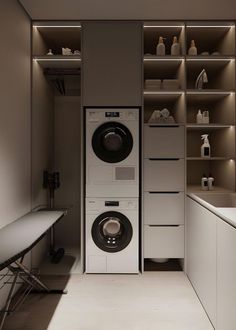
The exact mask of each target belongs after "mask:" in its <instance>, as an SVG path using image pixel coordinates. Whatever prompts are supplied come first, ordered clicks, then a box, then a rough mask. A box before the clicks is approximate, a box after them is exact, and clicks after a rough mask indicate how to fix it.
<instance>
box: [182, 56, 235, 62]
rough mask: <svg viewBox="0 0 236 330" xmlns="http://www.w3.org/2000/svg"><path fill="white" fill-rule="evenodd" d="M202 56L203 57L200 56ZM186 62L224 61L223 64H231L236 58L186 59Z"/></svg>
mask: <svg viewBox="0 0 236 330" xmlns="http://www.w3.org/2000/svg"><path fill="white" fill-rule="evenodd" d="M200 56H201V55H200ZM186 61H222V62H226V61H227V62H231V61H234V58H206V57H203V58H186Z"/></svg>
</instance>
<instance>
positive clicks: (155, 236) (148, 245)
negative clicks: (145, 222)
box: [144, 226, 184, 258]
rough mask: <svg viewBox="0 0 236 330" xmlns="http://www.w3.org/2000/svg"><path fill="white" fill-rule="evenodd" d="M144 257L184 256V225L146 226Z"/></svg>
mask: <svg viewBox="0 0 236 330" xmlns="http://www.w3.org/2000/svg"><path fill="white" fill-rule="evenodd" d="M144 258H184V226H173V227H172V226H169V227H168V226H167V227H166V226H144Z"/></svg>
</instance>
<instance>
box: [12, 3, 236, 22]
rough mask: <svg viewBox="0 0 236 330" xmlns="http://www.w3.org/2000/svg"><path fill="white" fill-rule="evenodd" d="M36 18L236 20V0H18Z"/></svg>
mask: <svg viewBox="0 0 236 330" xmlns="http://www.w3.org/2000/svg"><path fill="white" fill-rule="evenodd" d="M18 1H19V2H20V3H21V4H22V5H23V7H24V8H25V10H26V11H27V13H28V14H29V16H30V17H31V18H32V19H33V20H41V19H42V20H106V19H109V20H113V19H121V20H126V19H127V20H151V19H153V20H169V19H170V20H173V19H176V20H180V19H182V20H193V19H197V20H204V19H218V20H219V19H236V1H235V0H198V1H196V0H119V1H117V0H40V1H39V0H18Z"/></svg>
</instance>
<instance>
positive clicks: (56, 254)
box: [43, 171, 65, 264]
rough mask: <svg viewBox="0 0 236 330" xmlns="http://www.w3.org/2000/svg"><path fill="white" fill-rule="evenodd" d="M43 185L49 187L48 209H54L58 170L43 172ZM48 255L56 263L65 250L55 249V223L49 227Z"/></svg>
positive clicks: (58, 178)
mask: <svg viewBox="0 0 236 330" xmlns="http://www.w3.org/2000/svg"><path fill="white" fill-rule="evenodd" d="M43 187H44V188H45V189H49V203H48V204H49V205H48V206H49V209H54V192H55V190H56V189H58V188H59V187H60V174H59V172H52V173H50V172H48V171H44V172H43ZM49 252H50V256H51V262H52V263H54V264H58V263H59V262H60V261H61V259H62V258H63V256H64V253H65V250H64V249H63V248H59V249H58V250H55V225H53V226H52V227H51V229H50V251H49Z"/></svg>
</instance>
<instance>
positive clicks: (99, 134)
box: [92, 122, 133, 163]
mask: <svg viewBox="0 0 236 330" xmlns="http://www.w3.org/2000/svg"><path fill="white" fill-rule="evenodd" d="M92 147H93V151H94V152H95V154H96V155H97V157H98V158H100V159H101V160H103V161H104V162H106V163H118V162H121V161H122V160H124V159H125V158H126V157H128V155H129V154H130V152H131V150H132V148H133V138H132V135H131V133H130V131H129V130H128V128H127V127H125V126H124V125H123V124H120V123H117V122H108V123H105V124H102V125H101V126H99V127H98V128H97V129H96V131H95V132H94V134H93V138H92Z"/></svg>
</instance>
